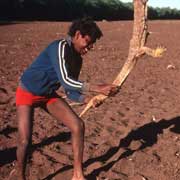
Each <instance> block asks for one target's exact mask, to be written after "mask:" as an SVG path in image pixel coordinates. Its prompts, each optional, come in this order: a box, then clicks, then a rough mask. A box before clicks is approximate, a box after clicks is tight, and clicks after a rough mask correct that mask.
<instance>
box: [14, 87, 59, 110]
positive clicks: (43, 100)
mask: <svg viewBox="0 0 180 180" xmlns="http://www.w3.org/2000/svg"><path fill="white" fill-rule="evenodd" d="M57 99H58V95H57V94H56V93H54V94H53V95H52V96H50V97H46V96H36V95H33V94H32V93H30V92H28V91H27V90H24V89H23V88H21V87H20V86H19V87H18V88H17V90H16V106H19V105H31V106H32V105H37V104H50V103H53V102H55V101H57Z"/></svg>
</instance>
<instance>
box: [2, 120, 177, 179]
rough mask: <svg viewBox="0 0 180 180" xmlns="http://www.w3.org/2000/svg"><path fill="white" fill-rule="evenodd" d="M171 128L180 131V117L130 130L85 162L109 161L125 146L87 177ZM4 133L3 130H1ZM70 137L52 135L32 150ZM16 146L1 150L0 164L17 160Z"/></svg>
mask: <svg viewBox="0 0 180 180" xmlns="http://www.w3.org/2000/svg"><path fill="white" fill-rule="evenodd" d="M171 126H172V127H171ZM167 128H170V131H172V132H174V133H180V117H176V118H173V119H170V120H165V119H162V120H160V121H159V122H150V123H148V124H145V125H143V126H141V127H139V128H137V129H136V130H132V131H130V132H129V134H128V135H127V136H126V137H125V138H123V139H121V140H120V142H119V145H118V146H115V147H111V148H110V149H109V150H108V151H107V152H106V153H105V154H104V155H102V156H99V157H96V158H91V159H88V160H87V161H86V162H84V167H85V168H86V167H88V166H89V165H91V164H93V163H95V162H101V164H103V163H104V162H106V161H108V160H109V159H110V158H111V157H113V156H114V155H115V154H116V153H117V152H118V151H119V150H120V148H124V149H125V151H124V152H123V153H122V154H121V155H120V156H119V157H118V158H116V159H115V160H111V161H110V162H108V163H104V164H105V165H102V166H101V167H100V168H97V169H95V170H93V171H92V172H91V173H90V174H88V175H87V177H86V178H87V179H89V180H93V179H96V176H98V175H99V174H100V173H101V172H102V171H108V170H109V169H111V168H112V166H113V165H114V164H115V163H117V162H118V161H119V160H120V159H122V158H126V157H128V156H130V155H132V154H133V153H134V152H136V151H139V150H142V149H145V148H146V147H150V146H153V145H154V144H155V143H156V142H157V137H158V134H162V133H163V130H164V129H167ZM0 134H2V131H1V132H0ZM69 139H70V133H69V132H64V133H60V134H58V135H56V136H52V137H50V138H47V139H45V140H43V141H42V142H41V143H38V144H34V145H33V146H32V152H33V151H35V150H36V149H38V148H42V147H44V146H46V145H49V144H51V143H53V142H59V141H62V142H65V141H67V140H69ZM137 140H139V141H141V146H140V147H138V148H137V149H136V150H131V149H130V148H128V146H129V145H130V144H131V142H133V141H137ZM15 153H16V147H12V148H9V149H5V150H2V151H0V164H2V165H5V164H7V163H11V162H13V161H14V160H16V155H15ZM72 168H73V166H72V165H67V166H64V167H63V168H60V169H59V170H58V171H56V172H55V173H53V174H50V175H48V176H47V177H45V178H44V179H43V180H48V179H52V178H53V177H54V176H56V175H57V174H59V173H61V172H64V171H67V170H70V169H72Z"/></svg>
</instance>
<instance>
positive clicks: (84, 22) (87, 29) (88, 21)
mask: <svg viewBox="0 0 180 180" xmlns="http://www.w3.org/2000/svg"><path fill="white" fill-rule="evenodd" d="M78 30H79V31H80V33H81V35H82V36H85V35H89V36H90V37H91V39H92V43H94V42H96V39H100V38H101V36H103V34H102V32H101V30H100V28H99V27H98V26H97V24H96V23H95V22H94V21H93V20H92V18H90V17H84V18H82V19H78V20H75V21H73V23H72V24H71V26H70V27H69V31H68V35H70V36H71V37H73V36H74V35H75V33H76V31H78Z"/></svg>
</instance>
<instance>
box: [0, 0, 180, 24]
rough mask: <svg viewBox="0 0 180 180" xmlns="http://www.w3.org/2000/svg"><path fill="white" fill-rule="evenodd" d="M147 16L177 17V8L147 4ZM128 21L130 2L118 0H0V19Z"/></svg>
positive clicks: (159, 17) (131, 15)
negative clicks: (149, 5)
mask: <svg viewBox="0 0 180 180" xmlns="http://www.w3.org/2000/svg"><path fill="white" fill-rule="evenodd" d="M148 15H149V19H180V10H177V9H170V8H169V7H167V8H152V7H149V12H148ZM83 16H91V17H93V18H94V19H95V20H103V19H105V20H131V19H133V4H132V3H123V2H121V1H120V0H0V20H60V21H63V20H64V21H68V20H70V21H71V20H73V19H76V18H80V17H83Z"/></svg>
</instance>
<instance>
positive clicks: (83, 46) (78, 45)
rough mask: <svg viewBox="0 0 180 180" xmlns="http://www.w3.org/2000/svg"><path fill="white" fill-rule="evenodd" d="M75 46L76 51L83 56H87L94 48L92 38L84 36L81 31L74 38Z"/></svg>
mask: <svg viewBox="0 0 180 180" xmlns="http://www.w3.org/2000/svg"><path fill="white" fill-rule="evenodd" d="M73 44H74V48H75V50H76V51H77V52H78V53H80V54H81V55H84V54H86V53H87V52H88V51H89V50H90V49H92V48H93V43H92V40H91V37H90V36H88V35H85V36H82V35H81V33H80V31H77V32H76V34H75V36H74V38H73Z"/></svg>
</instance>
